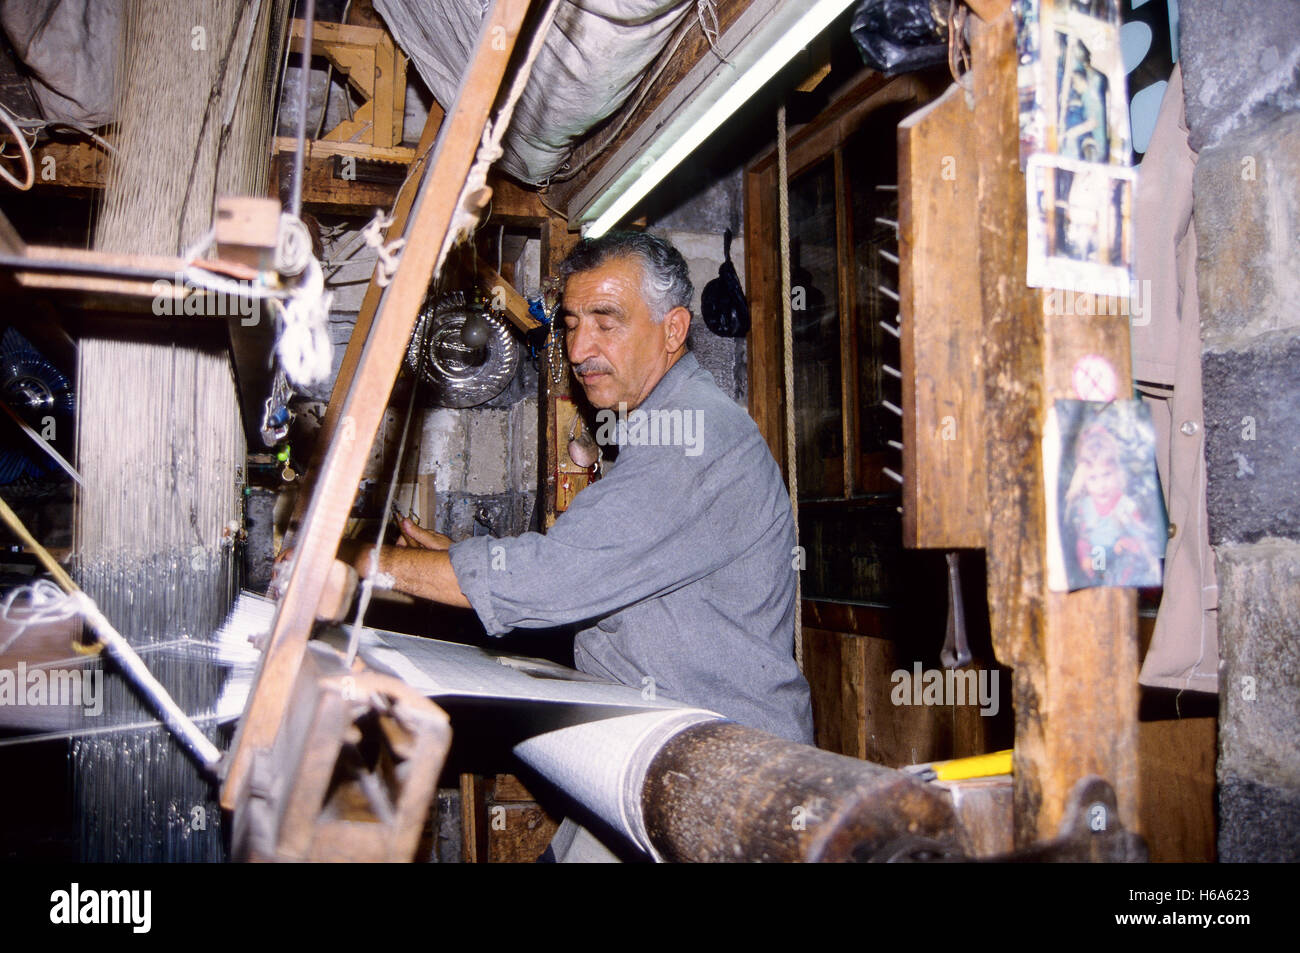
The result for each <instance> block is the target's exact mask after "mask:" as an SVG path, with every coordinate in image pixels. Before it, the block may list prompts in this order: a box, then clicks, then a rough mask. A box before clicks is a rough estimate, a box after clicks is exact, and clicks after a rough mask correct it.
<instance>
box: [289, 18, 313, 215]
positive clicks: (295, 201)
mask: <svg viewBox="0 0 1300 953" xmlns="http://www.w3.org/2000/svg"><path fill="white" fill-rule="evenodd" d="M303 7H304V8H305V10H304V14H305V15H304V16H303V18H302V19H303V23H302V65H301V66H300V67H299V69H300V70H301V73H302V76H301V86H300V87H299V89H298V142H297V144H296V145H295V146H294V149H293V192H292V193H291V197H290V200H289V212H290V214H292V215H293V217H294V218H301V217H302V175H303V165H304V162H305V157H304V155H303V150H304V149H305V147H306V142H307V100H308V96H307V94H308V93H309V92H310V90H311V44H312V33H313V29H312V27H313V26H314V25H315V21H316V0H304V3H303Z"/></svg>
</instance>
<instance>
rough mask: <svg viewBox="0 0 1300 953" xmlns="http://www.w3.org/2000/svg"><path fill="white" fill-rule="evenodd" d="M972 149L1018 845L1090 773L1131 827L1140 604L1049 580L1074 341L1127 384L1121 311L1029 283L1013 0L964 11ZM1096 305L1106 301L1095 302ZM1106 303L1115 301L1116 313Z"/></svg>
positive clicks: (993, 585)
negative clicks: (1051, 521) (1050, 426)
mask: <svg viewBox="0 0 1300 953" xmlns="http://www.w3.org/2000/svg"><path fill="white" fill-rule="evenodd" d="M970 26H971V47H972V55H973V60H974V83H975V88H974V96H975V103H976V105H975V110H976V120H977V121H976V127H977V129H978V130H979V135H978V140H977V143H976V152H977V155H978V158H979V209H980V213H979V214H980V221H979V226H980V227H979V236H980V239H979V249H980V272H981V298H982V301H983V308H984V326H985V328H986V332H985V339H984V427H985V436H986V454H985V463H986V476H987V481H988V487H987V492H988V510H987V512H988V542H987V545H988V595H989V613H990V622H991V625H992V631H993V645H994V649H995V651H996V652H997V655H998V659H999V661H1001V662H1003V663H1004V664H1006V665H1010V666H1012V667H1013V668H1014V669H1015V675H1014V680H1013V686H1014V688H1013V704H1014V705H1015V712H1016V742H1015V817H1016V831H1015V835H1016V845H1017V847H1025V846H1028V845H1029V844H1031V843H1032V842H1034V841H1036V840H1041V839H1046V838H1050V837H1054V836H1055V835H1056V833H1057V830H1058V828H1059V825H1060V823H1061V820H1062V818H1063V816H1064V814H1065V809H1066V802H1067V798H1068V796H1069V793H1070V790H1071V788H1073V787H1074V785H1075V783H1076V782H1078V781H1079V780H1080V779H1081V778H1083V777H1085V776H1086V775H1089V774H1096V775H1099V776H1101V777H1102V778H1104V779H1106V780H1107V781H1108V782H1110V784H1111V785H1112V786H1113V787H1114V789H1115V793H1116V796H1117V800H1118V806H1119V812H1120V816H1121V821H1122V823H1123V824H1124V826H1125V827H1126V828H1128V829H1130V830H1132V829H1135V828H1136V827H1137V820H1138V810H1137V807H1138V805H1137V703H1138V687H1137V633H1136V627H1137V611H1136V593H1135V592H1134V590H1132V589H1118V588H1104V589H1085V590H1081V591H1079V592H1074V593H1069V594H1066V593H1055V592H1049V591H1048V589H1047V572H1046V555H1047V525H1046V507H1045V497H1044V487H1043V463H1042V434H1043V422H1044V419H1045V415H1046V413H1047V411H1048V410H1049V409H1050V407H1051V404H1052V401H1054V400H1056V399H1060V398H1071V397H1074V396H1075V395H1074V393H1073V387H1072V384H1071V369H1072V367H1073V364H1074V361H1075V360H1077V359H1078V357H1080V356H1082V355H1084V354H1096V355H1100V356H1102V357H1104V358H1105V359H1107V360H1108V361H1109V362H1110V363H1111V365H1112V366H1113V367H1114V369H1115V371H1116V375H1117V377H1118V380H1119V393H1120V394H1121V395H1125V394H1126V393H1127V392H1128V387H1129V382H1130V377H1129V374H1130V370H1129V367H1130V364H1129V330H1128V319H1127V317H1125V316H1123V315H1116V314H1112V315H1102V316H1096V317H1078V316H1067V315H1049V314H1045V313H1044V312H1045V303H1046V299H1047V295H1046V293H1045V292H1044V291H1041V290H1037V289H1033V288H1029V287H1027V286H1026V285H1025V268H1026V257H1027V245H1026V209H1025V178H1024V175H1023V174H1022V173H1021V172H1020V161H1019V145H1018V143H1019V126H1018V121H1017V95H1016V51H1015V25H1014V22H1013V19H1012V16H1011V13H1010V11H1004V12H1003V13H1002V14H1001V15H1000V16H999V17H998V18H997V19H995V20H993V21H992V22H988V23H985V22H983V21H980V20H972V21H970ZM1097 310H1101V308H1098V309H1097ZM1113 310H1114V309H1112V311H1113Z"/></svg>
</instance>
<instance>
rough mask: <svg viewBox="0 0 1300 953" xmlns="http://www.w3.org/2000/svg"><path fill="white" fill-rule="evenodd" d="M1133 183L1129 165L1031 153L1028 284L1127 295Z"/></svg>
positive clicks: (1027, 181) (1027, 173) (1027, 182)
mask: <svg viewBox="0 0 1300 953" xmlns="http://www.w3.org/2000/svg"><path fill="white" fill-rule="evenodd" d="M1136 182H1137V173H1136V172H1135V171H1134V170H1133V169H1131V168H1128V167H1120V166H1112V165H1100V164H1098V163H1094V162H1077V161H1074V160H1071V159H1062V158H1060V157H1058V156H1053V155H1048V154H1046V153H1036V154H1034V155H1032V156H1030V157H1029V164H1028V166H1027V168H1026V169H1025V188H1026V201H1027V203H1028V211H1029V263H1028V271H1027V274H1026V283H1027V284H1028V285H1029V287H1031V288H1061V289H1067V290H1073V291H1083V292H1091V293H1093V294H1102V295H1117V296H1120V297H1128V295H1129V291H1130V287H1131V286H1130V282H1129V278H1130V272H1131V270H1132V262H1133V228H1132V209H1133V189H1134V185H1135V184H1136Z"/></svg>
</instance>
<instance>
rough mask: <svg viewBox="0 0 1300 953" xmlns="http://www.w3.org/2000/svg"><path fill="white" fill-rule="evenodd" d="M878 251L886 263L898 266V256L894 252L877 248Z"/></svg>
mask: <svg viewBox="0 0 1300 953" xmlns="http://www.w3.org/2000/svg"><path fill="white" fill-rule="evenodd" d="M876 251H878V252H880V257H881V258H883V259H885V261H887V262H889V263H890V264H891V265H897V264H898V256H897V255H895V254H894V253H893V252H892V251H890V250H889V249H887V248H877V249H876Z"/></svg>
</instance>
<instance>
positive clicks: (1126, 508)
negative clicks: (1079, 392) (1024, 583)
mask: <svg viewBox="0 0 1300 953" xmlns="http://www.w3.org/2000/svg"><path fill="white" fill-rule="evenodd" d="M1043 478H1044V482H1045V496H1046V499H1047V578H1048V588H1049V589H1051V590H1052V591H1053V592H1067V591H1068V592H1073V591H1074V590H1076V589H1086V588H1089V587H1092V586H1159V585H1160V582H1161V565H1160V564H1161V560H1162V559H1163V558H1164V554H1165V544H1166V542H1167V540H1168V533H1167V530H1166V527H1167V525H1168V524H1167V522H1166V517H1165V508H1164V499H1163V497H1162V496H1161V495H1160V480H1159V477H1158V476H1157V474H1156V450H1155V428H1154V427H1153V426H1152V423H1151V413H1150V410H1149V409H1148V408H1147V406H1146V405H1145V404H1143V403H1142V401H1140V400H1117V401H1112V402H1110V403H1098V402H1094V401H1084V400H1058V401H1056V402H1055V404H1054V405H1053V407H1052V410H1051V411H1050V412H1049V413H1048V417H1047V423H1046V426H1045V427H1044V430H1043Z"/></svg>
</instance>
